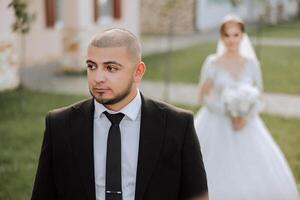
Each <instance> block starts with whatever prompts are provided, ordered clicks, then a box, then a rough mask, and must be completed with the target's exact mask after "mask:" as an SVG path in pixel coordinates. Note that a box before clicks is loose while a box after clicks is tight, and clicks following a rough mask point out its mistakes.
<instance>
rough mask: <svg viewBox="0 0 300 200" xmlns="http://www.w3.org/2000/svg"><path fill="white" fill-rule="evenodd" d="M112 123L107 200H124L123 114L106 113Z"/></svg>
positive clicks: (108, 151) (109, 133)
mask: <svg viewBox="0 0 300 200" xmlns="http://www.w3.org/2000/svg"><path fill="white" fill-rule="evenodd" d="M104 114H105V115H106V117H107V118H108V119H109V121H110V122H111V126H110V128H109V132H108V138H107V152H106V182H105V199H106V200H122V177H121V134H120V127H119V123H120V122H121V120H122V119H123V117H124V114H123V113H117V114H109V113H108V112H106V111H105V112H104Z"/></svg>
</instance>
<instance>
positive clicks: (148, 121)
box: [135, 96, 165, 200]
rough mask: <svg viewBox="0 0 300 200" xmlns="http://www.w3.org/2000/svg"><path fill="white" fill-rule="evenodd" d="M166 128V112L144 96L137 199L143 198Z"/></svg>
mask: <svg viewBox="0 0 300 200" xmlns="http://www.w3.org/2000/svg"><path fill="white" fill-rule="evenodd" d="M164 129H165V113H164V112H163V110H162V109H160V108H158V106H157V105H155V104H154V102H152V101H151V100H147V99H146V98H143V96H142V110H141V128H140V142H139V154H138V167H137V178H136V191H135V199H136V200H140V199H143V195H144V193H145V189H146V187H147V184H148V182H149V180H150V178H151V174H152V171H153V170H154V168H155V166H156V164H157V161H158V158H159V154H160V151H161V147H162V144H163V138H164V132H165V131H164Z"/></svg>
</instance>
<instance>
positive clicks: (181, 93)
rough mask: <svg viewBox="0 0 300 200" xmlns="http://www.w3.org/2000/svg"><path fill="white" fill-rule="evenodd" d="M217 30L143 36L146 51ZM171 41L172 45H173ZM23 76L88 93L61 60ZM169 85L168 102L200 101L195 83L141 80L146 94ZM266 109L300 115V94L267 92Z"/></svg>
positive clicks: (298, 42) (271, 41)
mask: <svg viewBox="0 0 300 200" xmlns="http://www.w3.org/2000/svg"><path fill="white" fill-rule="evenodd" d="M217 37H218V34H217V33H209V34H202V35H200V34H192V35H189V36H186V35H185V36H174V37H173V38H172V39H171V40H170V38H168V37H166V36H165V37H148V38H143V40H142V44H143V46H142V48H143V54H144V55H145V54H151V53H159V52H165V51H168V50H169V49H170V46H171V48H172V49H173V50H175V49H179V48H184V47H187V46H189V45H191V44H194V43H197V42H207V41H216V39H217ZM253 42H254V43H259V44H264V45H276V46H297V47H300V39H282V38H261V39H260V40H257V39H256V38H254V39H253ZM170 44H171V45H170ZM21 79H22V82H23V84H24V85H25V86H27V87H29V88H32V89H36V90H42V91H53V92H58V93H64V94H80V95H89V94H88V87H87V83H86V78H85V77H83V76H66V75H63V74H62V71H61V69H60V68H59V64H58V63H54V64H52V65H47V66H43V67H32V68H25V69H22V70H21ZM166 88H168V91H169V92H168V94H167V96H168V97H169V98H168V99H169V102H172V103H184V104H190V105H199V104H198V102H197V98H196V94H197V86H196V85H193V84H171V85H169V86H168V87H166V86H165V84H164V83H162V82H152V81H142V83H141V85H140V90H141V91H142V92H143V93H144V94H145V95H147V96H150V97H153V98H156V99H162V100H164V99H165V96H166V92H165V91H166ZM264 102H265V109H264V111H265V112H267V113H270V114H276V115H282V116H287V117H299V118H300V94H299V95H287V94H271V93H265V94H264Z"/></svg>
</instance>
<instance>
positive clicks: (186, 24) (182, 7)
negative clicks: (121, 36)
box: [140, 0, 196, 34]
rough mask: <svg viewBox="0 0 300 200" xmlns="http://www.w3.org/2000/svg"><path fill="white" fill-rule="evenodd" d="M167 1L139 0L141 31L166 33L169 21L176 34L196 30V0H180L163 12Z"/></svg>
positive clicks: (168, 28)
mask: <svg viewBox="0 0 300 200" xmlns="http://www.w3.org/2000/svg"><path fill="white" fill-rule="evenodd" d="M168 1H169V0H160V1H157V0H141V2H140V5H141V12H140V26H141V32H142V33H168V32H169V30H170V23H171V22H172V23H173V26H172V27H173V31H174V33H177V34H178V33H179V34H180V33H192V32H194V31H195V30H196V29H195V16H196V14H195V13H196V6H195V5H196V0H180V3H179V4H178V5H177V6H176V8H174V9H173V10H171V11H169V12H164V10H165V9H164V8H165V5H166V3H167V2H168ZM164 13H165V14H164Z"/></svg>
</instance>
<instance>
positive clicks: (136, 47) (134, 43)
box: [89, 28, 142, 62]
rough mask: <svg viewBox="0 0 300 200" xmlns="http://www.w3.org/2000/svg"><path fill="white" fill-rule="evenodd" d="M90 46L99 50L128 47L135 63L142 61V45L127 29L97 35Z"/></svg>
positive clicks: (105, 31) (112, 30)
mask: <svg viewBox="0 0 300 200" xmlns="http://www.w3.org/2000/svg"><path fill="white" fill-rule="evenodd" d="M89 46H94V47H98V48H107V47H127V49H128V51H129V53H130V56H131V57H132V59H133V60H134V61H135V62H139V61H141V57H142V55H141V44H140V42H139V40H138V38H137V37H136V36H135V35H134V34H133V33H131V32H130V31H128V30H126V29H121V28H112V29H107V30H104V31H103V32H101V33H98V34H96V35H95V36H94V37H93V38H92V40H91V42H90V44H89Z"/></svg>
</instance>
